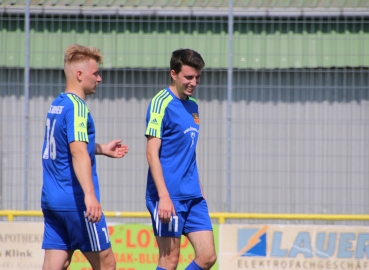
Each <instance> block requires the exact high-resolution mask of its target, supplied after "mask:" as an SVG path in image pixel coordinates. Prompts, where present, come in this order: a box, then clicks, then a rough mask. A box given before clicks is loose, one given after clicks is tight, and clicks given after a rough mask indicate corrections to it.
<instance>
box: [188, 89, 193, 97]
mask: <svg viewBox="0 0 369 270" xmlns="http://www.w3.org/2000/svg"><path fill="white" fill-rule="evenodd" d="M193 92H195V89H191V90H190V89H187V90H186V95H187V96H192V95H193Z"/></svg>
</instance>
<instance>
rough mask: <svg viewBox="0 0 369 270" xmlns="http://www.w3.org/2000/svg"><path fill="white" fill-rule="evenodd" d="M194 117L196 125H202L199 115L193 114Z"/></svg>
mask: <svg viewBox="0 0 369 270" xmlns="http://www.w3.org/2000/svg"><path fill="white" fill-rule="evenodd" d="M192 117H193V120H194V121H195V123H196V124H197V125H200V119H199V116H198V115H197V113H192Z"/></svg>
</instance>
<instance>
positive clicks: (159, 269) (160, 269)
mask: <svg viewBox="0 0 369 270" xmlns="http://www.w3.org/2000/svg"><path fill="white" fill-rule="evenodd" d="M156 270H165V268H161V267H159V266H157V267H156Z"/></svg>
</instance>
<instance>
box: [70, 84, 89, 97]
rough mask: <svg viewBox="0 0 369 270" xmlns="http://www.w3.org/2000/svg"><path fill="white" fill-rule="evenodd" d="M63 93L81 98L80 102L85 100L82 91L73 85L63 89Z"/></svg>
mask: <svg viewBox="0 0 369 270" xmlns="http://www.w3.org/2000/svg"><path fill="white" fill-rule="evenodd" d="M65 93H72V94H75V95H76V96H78V97H79V98H81V99H82V100H85V99H86V94H85V92H84V91H83V90H81V89H79V88H78V87H75V86H73V85H68V84H67V86H66V87H65Z"/></svg>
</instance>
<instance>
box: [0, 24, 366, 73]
mask: <svg viewBox="0 0 369 270" xmlns="http://www.w3.org/2000/svg"><path fill="white" fill-rule="evenodd" d="M24 41H25V34H24V31H23V21H22V20H14V19H12V18H10V17H7V18H6V20H3V21H1V22H0V46H1V48H0V66H6V67H22V66H23V65H24ZM76 42H77V43H81V44H85V45H90V46H96V47H99V48H100V49H101V51H102V52H103V53H104V55H105V60H104V67H105V68H122V67H129V68H166V67H167V65H168V61H167V59H166V56H167V54H168V52H171V51H173V50H175V49H178V48H183V47H190V48H193V49H195V50H197V51H199V52H201V54H202V55H203V57H204V59H205V61H206V64H207V67H208V68H227V66H228V34H227V20H226V19H196V20H189V19H185V18H182V19H178V18H171V19H150V18H143V17H142V18H123V19H119V18H113V17H108V18H101V19H99V20H97V21H96V20H95V19H94V18H88V17H85V18H83V19H82V20H81V19H80V18H78V19H75V18H49V19H46V18H33V19H32V22H31V33H30V43H31V45H30V46H31V48H30V63H31V67H34V68H61V67H62V63H63V52H64V48H66V47H67V46H68V45H70V44H71V43H76ZM367 48H369V19H368V18H356V19H350V20H347V19H326V18H315V19H270V20H264V19H236V20H235V22H234V34H233V56H234V57H233V65H234V68H253V69H260V68H306V67H308V68H316V67H368V66H369V53H368V50H367Z"/></svg>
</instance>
